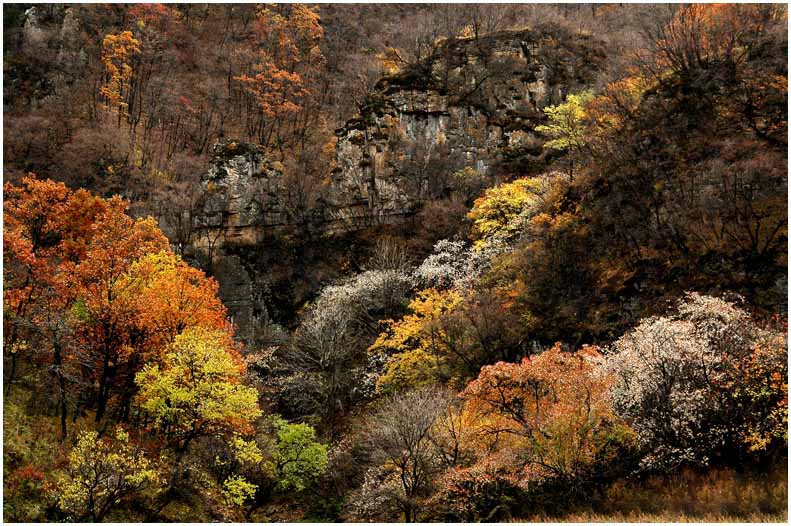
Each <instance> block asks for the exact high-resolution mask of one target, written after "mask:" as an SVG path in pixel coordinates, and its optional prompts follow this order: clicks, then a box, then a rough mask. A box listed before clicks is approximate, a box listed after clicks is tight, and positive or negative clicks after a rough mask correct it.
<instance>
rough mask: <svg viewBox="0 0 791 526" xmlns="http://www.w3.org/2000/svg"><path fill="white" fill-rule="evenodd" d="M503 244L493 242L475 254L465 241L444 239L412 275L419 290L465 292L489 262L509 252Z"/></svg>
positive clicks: (475, 251) (507, 247) (507, 246)
mask: <svg viewBox="0 0 791 526" xmlns="http://www.w3.org/2000/svg"><path fill="white" fill-rule="evenodd" d="M509 248H510V247H509V245H507V244H506V243H501V242H496V241H493V242H492V243H490V244H488V245H486V246H485V247H483V248H481V249H478V250H475V249H473V247H471V246H469V245H468V244H467V243H465V242H464V241H451V240H449V239H443V240H441V241H438V242H437V243H436V244H435V245H434V253H433V254H431V255H430V256H428V257H427V258H426V259H425V260H423V263H421V264H420V266H419V267H417V268H416V269H415V270H414V271H413V272H412V276H413V278H414V280H415V284H416V285H417V287H418V288H420V289H426V288H435V289H448V288H455V289H466V288H469V287H471V286H473V284H474V283H475V280H476V278H478V277H479V276H480V275H481V274H482V273H483V272H485V271H486V269H488V268H489V266H490V265H491V261H492V258H494V257H495V256H496V255H498V254H501V253H503V252H505V251H506V250H508V249H509Z"/></svg>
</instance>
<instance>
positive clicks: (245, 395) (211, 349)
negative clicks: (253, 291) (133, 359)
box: [136, 327, 261, 454]
mask: <svg viewBox="0 0 791 526" xmlns="http://www.w3.org/2000/svg"><path fill="white" fill-rule="evenodd" d="M163 362H164V364H163V366H162V367H160V366H159V365H157V364H148V365H146V366H145V367H144V368H143V370H142V371H141V372H139V373H138V374H137V377H136V382H137V385H138V387H139V388H140V393H139V394H138V400H139V402H140V404H141V406H142V407H143V409H145V410H146V411H147V412H148V413H149V414H150V415H151V416H152V417H153V419H154V430H156V431H159V432H160V433H162V434H163V435H164V436H165V438H166V439H167V440H168V442H169V443H170V444H171V446H173V447H174V449H175V450H176V452H177V454H182V453H183V452H185V451H186V450H187V448H188V447H189V445H190V443H191V442H192V441H193V440H195V439H196V438H199V437H203V436H214V437H224V438H230V437H232V436H233V435H234V434H235V433H241V434H248V433H250V432H252V423H253V421H254V420H255V419H256V418H258V417H259V416H261V409H259V407H258V393H257V391H256V390H255V389H254V388H252V387H248V386H245V385H243V384H242V383H241V380H242V374H243V372H244V364H243V362H242V361H241V358H240V356H239V354H238V352H237V351H236V350H235V349H234V345H233V342H232V340H231V338H230V335H229V333H228V332H226V331H221V330H214V329H206V328H203V327H193V328H190V329H187V330H185V331H184V332H183V333H181V334H180V335H178V336H177V337H176V339H175V341H174V342H173V344H172V345H171V346H170V348H169V350H168V351H167V352H166V354H165V356H164V359H163Z"/></svg>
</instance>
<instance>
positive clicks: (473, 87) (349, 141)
mask: <svg viewBox="0 0 791 526" xmlns="http://www.w3.org/2000/svg"><path fill="white" fill-rule="evenodd" d="M603 59H604V55H603V52H602V51H601V48H600V46H599V45H598V44H597V43H596V42H595V41H594V40H593V39H592V38H590V37H587V36H585V35H578V34H570V33H568V32H566V31H564V30H561V29H560V28H557V27H552V26H546V27H543V28H539V29H536V30H524V31H506V32H501V33H497V34H492V35H488V36H485V37H482V38H479V39H473V38H470V39H464V40H455V41H452V42H447V43H445V44H444V45H442V46H440V48H439V49H438V51H437V52H436V53H435V54H434V56H432V57H431V58H429V59H427V60H426V61H423V62H421V63H419V64H416V65H414V66H412V67H410V68H408V69H407V70H405V71H404V72H402V73H400V74H398V75H395V76H392V77H387V78H383V79H382V80H381V81H380V82H379V83H378V84H377V86H376V90H375V92H374V93H373V94H372V95H371V97H370V99H369V103H368V104H367V106H366V107H365V108H364V109H363V110H362V112H361V114H360V115H359V116H357V117H356V118H354V119H352V120H350V121H349V122H348V123H347V125H346V126H345V127H344V128H342V129H340V130H338V132H337V134H338V148H337V161H338V168H337V169H336V171H335V173H334V178H333V188H332V196H331V199H330V201H331V202H332V203H334V204H335V206H336V209H335V210H334V211H333V212H334V213H335V214H337V215H339V216H341V217H345V218H347V219H356V220H358V221H359V220H360V219H363V218H366V217H367V218H369V219H370V220H373V221H375V222H382V221H386V220H387V218H389V217H394V216H398V215H400V214H406V213H410V212H411V211H412V210H414V208H415V207H416V206H417V205H419V203H420V202H421V201H423V200H425V199H427V198H432V197H436V194H438V193H442V192H443V191H446V190H447V186H448V185H449V184H450V185H452V182H450V181H448V179H447V177H448V175H449V174H450V173H452V172H454V171H456V170H459V169H461V168H465V167H470V168H474V169H475V170H476V171H477V172H479V173H481V174H484V175H491V174H493V173H494V172H496V171H497V170H499V169H502V168H508V167H509V165H511V168H514V167H515V166H516V168H517V170H518V171H520V172H524V171H525V170H527V171H530V170H531V169H535V170H540V169H541V168H542V167H543V165H544V164H545V159H544V155H545V154H544V152H543V149H542V147H541V146H542V143H543V141H542V139H541V137H540V136H538V135H537V134H536V133H535V132H534V129H535V127H536V126H537V125H538V124H539V123H540V122H541V121H542V120H543V119H544V114H543V112H542V109H543V108H544V107H546V106H548V105H552V104H557V103H559V102H562V101H563V100H564V98H565V97H566V96H567V95H568V94H569V93H573V92H576V91H580V90H582V89H585V88H586V87H588V86H590V84H592V83H593V82H594V79H595V75H596V72H597V70H598V68H599V66H600V65H601V64H602V62H603Z"/></svg>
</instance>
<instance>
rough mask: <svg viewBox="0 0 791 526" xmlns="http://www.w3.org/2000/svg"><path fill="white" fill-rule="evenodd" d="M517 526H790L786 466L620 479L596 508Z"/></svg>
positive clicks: (537, 518) (536, 517) (533, 518)
mask: <svg viewBox="0 0 791 526" xmlns="http://www.w3.org/2000/svg"><path fill="white" fill-rule="evenodd" d="M513 522H764V523H766V522H777V523H788V467H787V463H786V461H785V460H783V461H782V462H781V463H779V465H778V466H777V467H776V468H775V469H772V470H770V471H769V472H761V473H757V472H747V473H744V472H737V471H734V470H731V469H713V470H710V471H708V472H704V473H700V472H695V471H692V470H688V471H683V472H681V473H678V474H676V475H673V476H664V477H658V476H656V477H650V478H647V479H643V480H632V481H619V482H616V483H615V484H613V485H612V486H611V487H610V488H608V490H607V491H606V494H605V495H604V497H603V498H602V499H600V501H599V502H598V503H597V504H596V505H592V506H590V507H589V508H581V507H576V508H575V509H569V510H568V512H567V513H562V514H557V515H543V514H542V515H533V516H529V517H520V518H519V519H516V520H514V521H513Z"/></svg>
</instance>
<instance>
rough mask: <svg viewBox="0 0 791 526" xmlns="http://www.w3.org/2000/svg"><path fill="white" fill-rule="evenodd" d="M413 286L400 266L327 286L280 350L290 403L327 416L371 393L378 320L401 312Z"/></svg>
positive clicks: (281, 381) (284, 388)
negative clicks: (371, 347)
mask: <svg viewBox="0 0 791 526" xmlns="http://www.w3.org/2000/svg"><path fill="white" fill-rule="evenodd" d="M411 288H412V280H411V278H410V276H409V275H407V274H406V273H404V272H401V271H398V270H370V271H366V272H363V273H361V274H358V275H356V276H354V277H352V278H350V279H348V280H346V281H344V282H342V283H340V284H338V285H332V286H329V287H326V288H324V290H322V292H321V294H320V295H319V297H318V299H317V300H316V302H315V303H314V304H313V305H312V306H311V308H310V310H309V311H308V312H307V314H306V315H305V316H304V317H303V321H302V323H300V325H299V327H298V328H297V330H296V331H295V333H294V337H293V339H292V341H291V342H290V344H289V345H286V346H284V347H283V348H282V349H281V350H280V353H279V372H280V375H279V378H278V388H279V389H280V390H281V392H282V393H284V395H283V399H284V401H285V403H286V405H287V406H288V407H291V408H292V409H293V410H294V411H296V412H297V413H300V414H305V415H308V414H312V415H319V416H320V417H321V418H322V419H329V418H331V417H332V416H333V415H340V414H343V413H344V412H345V411H346V410H348V409H349V408H350V407H351V406H352V404H353V403H354V401H356V400H360V399H363V398H366V397H368V396H371V395H373V393H374V392H375V385H376V378H375V376H376V374H375V371H372V369H371V368H372V367H374V368H376V367H377V364H370V363H369V360H368V355H367V353H366V352H365V351H366V349H367V348H368V346H369V345H370V344H371V343H373V340H374V338H375V337H376V335H377V334H378V331H379V320H380V319H382V318H385V317H389V316H394V315H396V314H397V313H399V311H400V310H401V309H403V308H404V307H405V305H406V302H407V295H408V293H409V291H410V290H411ZM378 367H381V365H379V366H378Z"/></svg>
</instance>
